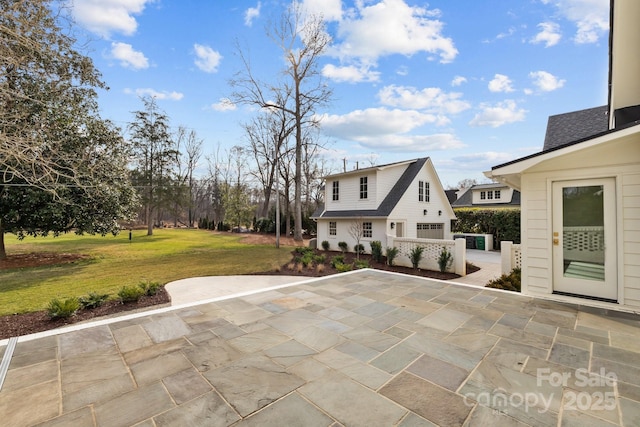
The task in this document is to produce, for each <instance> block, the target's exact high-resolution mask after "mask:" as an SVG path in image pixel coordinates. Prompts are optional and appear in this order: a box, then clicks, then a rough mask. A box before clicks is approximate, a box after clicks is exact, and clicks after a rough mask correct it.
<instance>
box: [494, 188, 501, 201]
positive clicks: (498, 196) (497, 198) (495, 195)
mask: <svg viewBox="0 0 640 427" xmlns="http://www.w3.org/2000/svg"><path fill="white" fill-rule="evenodd" d="M493 197H494V198H495V199H496V200H499V199H500V190H495V191H494V192H493Z"/></svg>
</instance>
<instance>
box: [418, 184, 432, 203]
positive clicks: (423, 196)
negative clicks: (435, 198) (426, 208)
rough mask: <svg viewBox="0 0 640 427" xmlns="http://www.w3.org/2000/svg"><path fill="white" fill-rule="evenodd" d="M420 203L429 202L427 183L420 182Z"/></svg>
mask: <svg viewBox="0 0 640 427" xmlns="http://www.w3.org/2000/svg"><path fill="white" fill-rule="evenodd" d="M418 201H419V202H428V201H429V183H428V182H425V181H418Z"/></svg>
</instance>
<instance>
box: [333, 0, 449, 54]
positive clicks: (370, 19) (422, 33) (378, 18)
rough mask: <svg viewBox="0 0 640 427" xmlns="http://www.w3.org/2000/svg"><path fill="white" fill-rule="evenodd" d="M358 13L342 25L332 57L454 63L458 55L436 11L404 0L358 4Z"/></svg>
mask: <svg viewBox="0 0 640 427" xmlns="http://www.w3.org/2000/svg"><path fill="white" fill-rule="evenodd" d="M356 4H357V7H358V8H357V10H354V11H353V13H352V14H350V15H349V16H348V17H344V18H343V19H342V21H340V23H339V28H338V32H337V36H338V37H337V39H339V40H340V43H337V44H336V45H335V46H334V47H333V49H332V52H330V53H331V54H333V55H335V56H337V57H339V58H342V59H344V58H351V59H357V60H360V61H362V62H364V63H366V64H372V63H375V62H376V61H377V59H378V58H380V57H382V56H387V55H394V54H400V55H406V56H410V55H414V54H416V53H419V52H427V53H428V54H431V55H435V56H437V57H439V58H440V62H443V63H446V62H451V61H453V60H454V59H455V57H456V56H457V54H458V50H457V49H456V48H455V46H454V43H453V40H451V39H450V38H448V37H445V36H443V34H442V31H443V28H444V24H443V23H442V22H441V21H440V20H438V19H435V17H437V16H438V15H439V11H437V10H429V9H427V8H426V7H420V6H409V5H408V4H407V3H405V1H404V0H381V1H379V2H377V3H375V4H370V3H368V2H356Z"/></svg>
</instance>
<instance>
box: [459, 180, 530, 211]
mask: <svg viewBox="0 0 640 427" xmlns="http://www.w3.org/2000/svg"><path fill="white" fill-rule="evenodd" d="M451 206H453V207H454V208H471V207H473V208H491V209H495V208H519V207H520V192H519V191H518V190H514V189H513V188H511V187H509V186H508V185H506V184H501V183H491V184H477V185H474V186H472V187H469V188H468V189H466V190H464V191H463V192H462V193H461V194H459V195H458V198H457V199H456V200H455V201H454V202H453V203H451Z"/></svg>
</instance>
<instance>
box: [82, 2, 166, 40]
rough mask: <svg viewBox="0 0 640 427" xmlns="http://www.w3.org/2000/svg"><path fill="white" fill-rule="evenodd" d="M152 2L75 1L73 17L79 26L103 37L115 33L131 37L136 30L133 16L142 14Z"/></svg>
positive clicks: (136, 23)
mask: <svg viewBox="0 0 640 427" xmlns="http://www.w3.org/2000/svg"><path fill="white" fill-rule="evenodd" d="M153 1H154V0H75V1H74V2H72V3H71V4H72V7H73V16H74V18H75V19H76V21H78V23H79V24H80V25H82V26H83V27H85V28H86V29H88V30H89V31H91V32H93V33H96V34H99V35H101V36H103V37H107V38H108V37H109V36H110V35H111V33H113V32H117V33H122V34H125V35H128V36H130V35H132V34H134V33H135V32H136V29H137V28H138V22H137V21H136V19H135V18H134V17H133V15H138V14H140V13H142V11H143V10H144V7H145V6H146V4H147V3H151V2H153Z"/></svg>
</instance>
